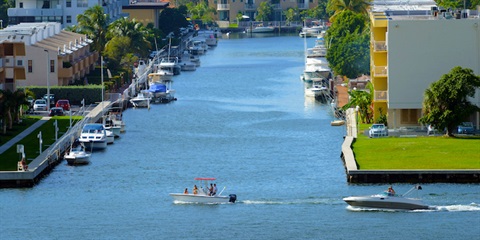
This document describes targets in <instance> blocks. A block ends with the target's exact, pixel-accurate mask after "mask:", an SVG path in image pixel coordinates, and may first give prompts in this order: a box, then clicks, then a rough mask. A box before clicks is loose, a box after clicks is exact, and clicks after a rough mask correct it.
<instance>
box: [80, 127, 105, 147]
mask: <svg viewBox="0 0 480 240" xmlns="http://www.w3.org/2000/svg"><path fill="white" fill-rule="evenodd" d="M79 141H80V142H81V143H83V144H84V145H85V147H86V148H87V149H91V150H102V149H105V148H107V131H106V130H105V127H104V126H103V124H101V123H89V124H85V126H83V129H82V133H81V134H80V138H79Z"/></svg>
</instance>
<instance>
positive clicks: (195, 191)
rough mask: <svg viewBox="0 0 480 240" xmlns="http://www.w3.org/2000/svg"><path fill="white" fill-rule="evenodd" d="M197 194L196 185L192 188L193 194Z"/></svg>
mask: <svg viewBox="0 0 480 240" xmlns="http://www.w3.org/2000/svg"><path fill="white" fill-rule="evenodd" d="M197 193H198V188H197V185H195V186H193V194H197Z"/></svg>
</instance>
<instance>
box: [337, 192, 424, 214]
mask: <svg viewBox="0 0 480 240" xmlns="http://www.w3.org/2000/svg"><path fill="white" fill-rule="evenodd" d="M415 189H417V190H420V189H422V187H421V186H415V187H413V188H412V189H410V190H409V191H407V192H406V193H405V194H403V195H398V194H395V193H392V192H387V191H385V192H381V193H379V194H374V195H370V196H352V197H346V198H344V199H343V201H345V202H346V203H348V204H349V205H350V206H352V207H358V208H376V209H393V210H418V209H429V206H428V205H426V204H424V203H423V202H422V200H420V199H417V198H407V197H405V196H406V195H408V194H409V193H411V192H412V191H413V190H415Z"/></svg>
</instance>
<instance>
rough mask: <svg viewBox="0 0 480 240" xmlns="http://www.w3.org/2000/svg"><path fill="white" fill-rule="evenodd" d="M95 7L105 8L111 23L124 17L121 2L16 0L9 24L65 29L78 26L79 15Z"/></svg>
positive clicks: (99, 0)
mask: <svg viewBox="0 0 480 240" xmlns="http://www.w3.org/2000/svg"><path fill="white" fill-rule="evenodd" d="M95 5H100V6H103V9H104V12H105V13H106V14H108V15H109V16H110V20H111V21H115V20H116V19H118V18H120V17H122V16H123V15H122V1H121V0H45V1H39V0H15V8H9V9H8V11H7V15H8V22H9V24H10V25H16V24H19V23H25V22H59V23H61V24H62V28H65V27H68V26H71V25H77V15H79V14H83V13H84V12H85V10H87V9H88V8H91V7H93V6H95Z"/></svg>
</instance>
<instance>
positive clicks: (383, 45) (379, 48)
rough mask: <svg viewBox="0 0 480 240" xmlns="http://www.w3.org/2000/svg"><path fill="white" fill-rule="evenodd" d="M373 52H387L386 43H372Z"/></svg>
mask: <svg viewBox="0 0 480 240" xmlns="http://www.w3.org/2000/svg"><path fill="white" fill-rule="evenodd" d="M373 50H374V51H387V42H385V41H374V42H373Z"/></svg>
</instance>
